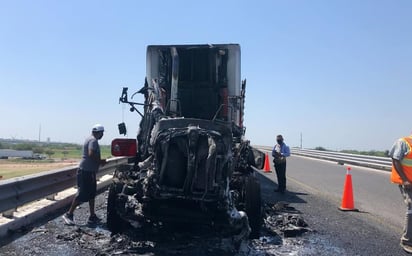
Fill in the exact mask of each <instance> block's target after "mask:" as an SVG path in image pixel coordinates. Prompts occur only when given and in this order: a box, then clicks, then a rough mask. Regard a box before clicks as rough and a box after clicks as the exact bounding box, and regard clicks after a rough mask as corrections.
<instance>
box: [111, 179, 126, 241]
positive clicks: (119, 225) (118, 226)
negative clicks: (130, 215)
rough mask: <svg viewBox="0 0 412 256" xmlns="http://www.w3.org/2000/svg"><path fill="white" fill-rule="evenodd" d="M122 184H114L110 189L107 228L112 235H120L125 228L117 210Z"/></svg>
mask: <svg viewBox="0 0 412 256" xmlns="http://www.w3.org/2000/svg"><path fill="white" fill-rule="evenodd" d="M121 189H122V184H120V183H113V184H112V185H110V187H109V196H108V199H107V228H108V229H109V230H110V231H111V232H112V233H119V232H120V231H122V229H123V227H124V224H125V222H124V220H123V219H122V218H121V217H120V215H119V214H118V213H117V210H116V198H117V194H118V193H120V192H121Z"/></svg>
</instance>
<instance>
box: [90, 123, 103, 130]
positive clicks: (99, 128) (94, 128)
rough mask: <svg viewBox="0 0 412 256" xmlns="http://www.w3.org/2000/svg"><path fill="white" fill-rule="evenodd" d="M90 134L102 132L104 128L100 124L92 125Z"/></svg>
mask: <svg viewBox="0 0 412 256" xmlns="http://www.w3.org/2000/svg"><path fill="white" fill-rule="evenodd" d="M92 132H104V127H103V125H101V124H95V125H93V129H92Z"/></svg>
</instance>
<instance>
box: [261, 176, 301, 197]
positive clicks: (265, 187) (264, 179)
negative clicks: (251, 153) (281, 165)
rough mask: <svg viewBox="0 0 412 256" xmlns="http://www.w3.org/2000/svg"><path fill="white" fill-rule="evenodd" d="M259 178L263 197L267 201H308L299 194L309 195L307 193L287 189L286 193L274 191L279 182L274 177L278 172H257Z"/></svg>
mask: <svg viewBox="0 0 412 256" xmlns="http://www.w3.org/2000/svg"><path fill="white" fill-rule="evenodd" d="M257 173H258V175H257V177H258V179H259V181H260V186H261V191H262V199H263V200H264V201H265V202H266V203H276V202H279V201H284V202H288V203H300V204H302V203H307V202H306V201H305V200H303V199H302V198H301V197H299V196H303V195H307V194H306V193H301V192H293V191H289V190H286V192H285V194H280V193H276V192H274V189H275V188H277V183H276V182H274V181H273V180H272V179H275V178H276V174H274V173H273V172H272V173H267V174H266V173H262V172H261V171H258V172H257Z"/></svg>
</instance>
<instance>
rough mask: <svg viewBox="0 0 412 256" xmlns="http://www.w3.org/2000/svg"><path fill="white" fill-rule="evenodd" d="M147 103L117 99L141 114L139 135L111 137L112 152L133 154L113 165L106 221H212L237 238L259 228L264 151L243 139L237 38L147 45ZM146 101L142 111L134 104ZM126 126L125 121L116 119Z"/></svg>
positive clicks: (117, 227)
mask: <svg viewBox="0 0 412 256" xmlns="http://www.w3.org/2000/svg"><path fill="white" fill-rule="evenodd" d="M146 72H147V74H146V80H145V84H144V87H143V88H142V89H140V90H139V91H138V93H141V94H143V95H144V103H136V102H132V101H131V99H132V98H133V96H132V97H131V99H130V100H129V97H128V89H127V88H123V92H122V95H121V97H120V101H121V102H122V103H126V104H129V105H130V106H131V109H130V110H131V111H136V112H138V113H139V114H140V115H141V117H142V119H141V122H140V129H139V132H138V135H137V140H134V139H115V140H113V142H112V154H113V155H115V156H133V158H132V159H133V161H132V163H130V164H128V165H124V166H120V167H119V168H118V169H117V170H116V171H115V173H114V177H113V184H112V185H111V186H110V189H109V197H108V204H107V226H108V228H109V229H110V230H111V231H112V232H119V231H121V229H122V226H123V225H124V224H125V223H129V224H131V225H132V226H135V227H139V226H141V225H145V224H147V223H153V222H156V221H162V222H183V223H185V222H195V223H209V224H212V225H214V226H216V227H221V228H222V230H225V231H227V234H229V235H233V236H234V237H236V238H237V239H239V240H240V239H243V238H245V237H248V236H249V235H250V236H254V237H256V236H258V234H259V229H260V226H261V219H262V216H261V195H260V184H259V181H258V179H257V178H256V177H255V175H254V169H253V168H252V166H255V167H257V168H262V166H263V160H264V154H263V153H262V152H260V151H258V150H256V149H253V148H252V147H251V146H250V144H249V141H247V140H244V133H245V128H244V127H243V110H244V100H245V87H246V81H245V80H244V81H241V80H240V46H239V45H237V44H221V45H171V46H148V48H147V71H146ZM138 106H143V113H141V112H140V111H139V110H138ZM119 131H120V133H121V134H125V133H126V126H125V124H124V123H121V124H119Z"/></svg>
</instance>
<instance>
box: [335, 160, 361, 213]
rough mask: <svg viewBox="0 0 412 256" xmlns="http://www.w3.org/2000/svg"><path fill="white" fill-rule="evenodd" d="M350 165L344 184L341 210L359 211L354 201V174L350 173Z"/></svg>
mask: <svg viewBox="0 0 412 256" xmlns="http://www.w3.org/2000/svg"><path fill="white" fill-rule="evenodd" d="M350 170H351V168H350V166H348V168H347V169H346V179H345V185H344V186H343V195H342V204H341V206H340V207H339V210H341V211H358V209H356V208H355V203H354V201H353V189H352V175H351V174H350Z"/></svg>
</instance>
